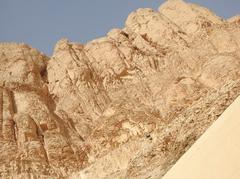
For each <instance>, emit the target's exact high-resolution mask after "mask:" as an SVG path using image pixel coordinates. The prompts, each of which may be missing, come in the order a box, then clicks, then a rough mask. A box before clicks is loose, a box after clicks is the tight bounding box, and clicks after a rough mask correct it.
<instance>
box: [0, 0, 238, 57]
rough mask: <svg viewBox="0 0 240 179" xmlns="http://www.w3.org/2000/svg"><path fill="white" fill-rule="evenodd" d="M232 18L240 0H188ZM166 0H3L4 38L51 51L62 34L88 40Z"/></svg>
mask: <svg viewBox="0 0 240 179" xmlns="http://www.w3.org/2000/svg"><path fill="white" fill-rule="evenodd" d="M187 1H188V2H194V3H197V4H200V5H202V6H205V7H207V8H209V9H210V10H212V11H214V12H215V13H216V14H217V15H218V16H221V17H223V18H228V17H231V16H234V15H237V14H240V0H187ZM163 2H164V0H0V41H1V42H11V41H14V42H24V43H27V44H29V45H31V46H32V47H34V48H37V49H39V50H40V51H42V52H44V53H46V54H48V55H51V54H52V50H53V48H54V45H55V44H56V42H57V41H58V40H59V39H61V38H68V39H70V40H71V41H77V42H80V43H86V42H87V41H90V40H93V39H95V38H97V37H101V36H104V35H105V34H106V33H107V32H108V31H109V30H110V29H112V28H121V27H123V26H124V22H125V20H126V18H127V16H128V14H129V13H130V12H132V11H134V10H136V9H137V8H140V7H149V8H153V9H157V8H158V7H159V5H160V4H161V3H163Z"/></svg>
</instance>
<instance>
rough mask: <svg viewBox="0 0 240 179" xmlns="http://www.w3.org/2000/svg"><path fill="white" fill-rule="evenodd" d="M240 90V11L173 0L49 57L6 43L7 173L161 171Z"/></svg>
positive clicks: (1, 122)
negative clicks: (221, 11) (226, 14)
mask: <svg viewBox="0 0 240 179" xmlns="http://www.w3.org/2000/svg"><path fill="white" fill-rule="evenodd" d="M239 94H240V17H238V16H236V17H233V18H231V19H227V20H224V19H221V18H220V17H217V16H216V15H214V14H213V13H212V12H210V11H209V10H208V9H206V8H203V7H200V6H198V5H195V4H190V3H186V2H184V1H182V0H168V1H166V2H165V3H164V4H163V5H161V6H160V8H159V10H158V11H154V10H152V9H148V8H146V9H138V10H136V11H135V12H132V13H131V14H130V15H129V16H128V18H127V20H126V25H125V27H124V28H123V29H113V30H111V31H110V32H108V33H107V35H106V37H103V38H100V39H96V40H93V41H91V42H89V43H87V44H84V45H83V44H79V43H75V42H69V41H68V40H67V39H63V40H60V41H59V42H58V43H57V44H56V46H55V49H54V53H53V56H52V57H47V56H46V55H44V54H42V53H41V52H39V51H37V50H36V49H33V48H31V47H29V46H28V45H26V44H15V43H1V44H0V177H1V178H14V179H15V178H19V179H26V178H40V179H46V178H69V179H74V178H79V179H95V178H104V179H111V178H119V179H120V178H138V179H141V178H142V179H145V178H161V177H162V176H163V175H164V174H165V173H166V172H167V170H168V169H169V168H170V167H171V166H172V165H173V164H174V163H175V162H176V161H177V160H178V158H179V157H180V156H181V155H182V154H183V153H184V152H185V151H186V150H187V149H188V148H189V147H190V146H191V145H192V144H193V143H194V141H196V139H198V137H199V136H200V135H201V134H202V133H204V131H205V130H206V129H207V128H208V127H209V126H210V125H211V124H212V122H213V121H215V120H216V119H217V118H218V117H219V116H220V115H221V114H222V113H223V111H224V110H225V109H226V108H227V107H228V106H229V105H230V104H231V103H232V102H233V100H234V99H236V98H237V96H238V95H239Z"/></svg>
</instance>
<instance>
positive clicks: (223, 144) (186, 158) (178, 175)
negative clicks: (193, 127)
mask: <svg viewBox="0 0 240 179" xmlns="http://www.w3.org/2000/svg"><path fill="white" fill-rule="evenodd" d="M239 136H240V97H238V98H237V99H236V100H235V102H234V103H233V104H232V105H231V106H230V107H229V108H228V109H227V110H226V111H225V112H224V113H223V114H222V115H221V116H220V117H219V119H218V120H217V121H216V122H215V123H214V124H213V125H212V126H211V127H210V128H209V129H208V131H207V132H206V133H204V134H203V136H202V137H201V138H200V139H199V140H198V141H197V142H196V143H195V144H194V145H193V146H192V147H191V148H190V149H189V150H188V152H187V153H186V154H185V155H183V157H182V158H181V159H180V160H179V161H178V162H177V163H176V165H174V167H173V168H172V169H171V170H170V171H169V172H168V173H167V174H166V175H165V177H164V178H163V179H203V178H204V179H239V178H240V152H239V151H240V140H239Z"/></svg>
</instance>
